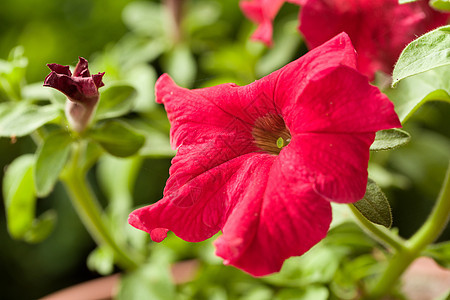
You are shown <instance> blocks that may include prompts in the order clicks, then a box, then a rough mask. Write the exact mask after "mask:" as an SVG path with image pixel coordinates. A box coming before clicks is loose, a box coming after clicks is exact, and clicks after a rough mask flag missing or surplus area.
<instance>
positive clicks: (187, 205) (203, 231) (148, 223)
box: [129, 153, 274, 242]
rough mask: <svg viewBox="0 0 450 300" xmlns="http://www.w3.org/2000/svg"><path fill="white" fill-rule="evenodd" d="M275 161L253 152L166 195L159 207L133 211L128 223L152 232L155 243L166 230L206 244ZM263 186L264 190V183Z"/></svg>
mask: <svg viewBox="0 0 450 300" xmlns="http://www.w3.org/2000/svg"><path fill="white" fill-rule="evenodd" d="M273 159H274V157H273V156H270V155H267V154H254V153H252V154H247V155H243V156H240V157H238V158H236V159H233V160H230V161H228V162H226V163H224V164H221V165H218V166H216V167H214V168H212V169H208V170H205V171H204V172H203V173H201V174H200V175H198V176H196V177H194V178H192V179H191V180H189V181H187V182H185V183H184V184H183V185H179V186H178V188H177V189H176V190H171V192H170V193H165V196H164V198H163V199H162V200H160V201H159V202H157V203H156V204H153V205H149V206H146V207H144V208H141V209H138V210H136V211H134V212H132V213H131V214H130V217H129V222H130V224H131V225H133V226H134V227H136V228H139V229H141V230H144V231H147V232H149V233H150V234H151V236H152V238H153V239H154V240H156V241H161V240H162V239H163V238H164V237H165V233H166V232H167V230H171V231H173V232H174V233H175V234H176V235H177V236H178V237H180V238H182V239H184V240H186V241H190V242H199V241H203V240H205V239H207V238H209V237H211V236H213V235H214V234H215V233H217V232H218V231H219V230H220V229H221V228H222V227H223V225H224V223H225V222H226V219H227V216H228V215H229V214H230V213H231V212H232V211H233V210H234V209H235V206H236V205H237V204H238V203H239V201H241V199H242V197H243V196H244V195H246V194H248V193H251V192H252V191H253V186H254V185H255V184H257V183H258V178H257V177H255V174H260V173H263V172H264V171H265V170H266V168H265V166H267V165H271V163H272V161H273ZM206 163H208V162H207V161H206ZM183 171H185V172H189V170H187V169H186V170H183ZM180 172H182V171H180ZM255 179H256V180H255ZM260 186H261V187H263V188H264V183H263V184H262V185H260ZM155 231H156V232H155Z"/></svg>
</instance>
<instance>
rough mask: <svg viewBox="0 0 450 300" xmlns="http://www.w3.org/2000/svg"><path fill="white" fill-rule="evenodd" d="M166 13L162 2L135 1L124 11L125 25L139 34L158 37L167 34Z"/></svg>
mask: <svg viewBox="0 0 450 300" xmlns="http://www.w3.org/2000/svg"><path fill="white" fill-rule="evenodd" d="M164 16H165V14H164V11H163V7H162V5H161V4H160V3H153V2H147V1H135V2H132V3H130V4H128V5H127V6H126V7H125V9H124V10H123V12H122V19H123V22H124V23H125V25H126V26H127V27H128V28H130V29H131V30H132V31H134V32H136V33H137V34H139V35H143V36H151V37H158V36H162V35H165V34H166V27H165V25H167V24H166V22H164V20H165V19H166V18H164Z"/></svg>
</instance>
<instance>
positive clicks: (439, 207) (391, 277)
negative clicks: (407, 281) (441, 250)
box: [368, 165, 450, 299]
mask: <svg viewBox="0 0 450 300" xmlns="http://www.w3.org/2000/svg"><path fill="white" fill-rule="evenodd" d="M449 216H450V165H449V167H448V168H447V174H446V176H445V180H444V183H443V185H442V188H441V191H440V194H439V196H438V199H437V201H436V204H435V206H434V208H433V210H432V212H431V214H430V215H429V216H428V219H427V220H426V221H425V223H424V224H423V225H422V227H421V228H420V229H419V230H418V231H417V232H416V233H415V234H414V235H413V236H412V237H411V238H410V239H409V240H408V241H406V244H405V245H404V248H403V249H402V250H400V251H398V252H397V253H396V254H394V256H393V257H391V259H390V261H389V264H388V266H387V268H386V269H385V270H384V272H383V274H382V275H381V277H380V278H379V280H378V282H377V283H376V284H375V285H374V288H373V289H372V290H371V291H370V293H369V295H370V296H369V298H368V299H380V298H381V297H382V296H384V295H386V294H387V293H389V292H390V291H391V289H392V288H393V286H394V285H395V284H396V282H397V280H398V278H399V277H400V276H401V275H402V274H403V272H404V271H405V270H406V269H407V268H408V266H409V265H410V264H411V263H412V262H413V261H414V260H415V259H416V258H417V257H419V256H420V254H421V252H422V251H423V250H424V249H425V247H426V246H427V245H429V244H430V243H432V242H433V241H434V240H436V239H437V238H438V236H439V235H440V234H441V232H442V230H443V229H444V228H445V226H446V225H447V222H448V219H449Z"/></svg>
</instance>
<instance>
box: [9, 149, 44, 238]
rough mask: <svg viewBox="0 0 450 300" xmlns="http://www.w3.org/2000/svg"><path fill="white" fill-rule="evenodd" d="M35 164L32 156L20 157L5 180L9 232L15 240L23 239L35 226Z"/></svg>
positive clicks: (10, 166) (10, 168) (14, 162)
mask: <svg viewBox="0 0 450 300" xmlns="http://www.w3.org/2000/svg"><path fill="white" fill-rule="evenodd" d="M33 164H34V156H33V155H32V154H26V155H22V156H19V157H18V158H16V159H15V160H14V161H13V162H12V163H11V164H10V165H9V166H8V168H7V169H6V173H5V177H4V178H3V199H4V201H5V210H6V218H7V222H8V231H9V234H10V235H11V237H13V238H15V239H21V238H23V237H24V236H25V234H26V233H27V231H28V230H29V229H30V228H31V227H32V224H33V219H34V212H35V202H36V197H35V192H34V181H33Z"/></svg>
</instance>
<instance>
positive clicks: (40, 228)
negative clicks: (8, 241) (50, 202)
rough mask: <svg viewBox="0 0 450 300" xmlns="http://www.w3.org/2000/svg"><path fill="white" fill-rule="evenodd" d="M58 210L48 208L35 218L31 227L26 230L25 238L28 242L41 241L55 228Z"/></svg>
mask: <svg viewBox="0 0 450 300" xmlns="http://www.w3.org/2000/svg"><path fill="white" fill-rule="evenodd" d="M55 223H56V212H55V211H54V210H48V211H46V212H44V213H43V214H42V215H40V216H39V218H38V219H34V220H33V223H32V224H31V228H30V229H29V230H28V231H27V232H26V234H25V236H24V240H25V241H26V242H27V243H32V244H35V243H40V242H42V241H43V240H44V239H46V238H47V237H48V236H49V235H50V233H52V231H53V229H54V228H55Z"/></svg>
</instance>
